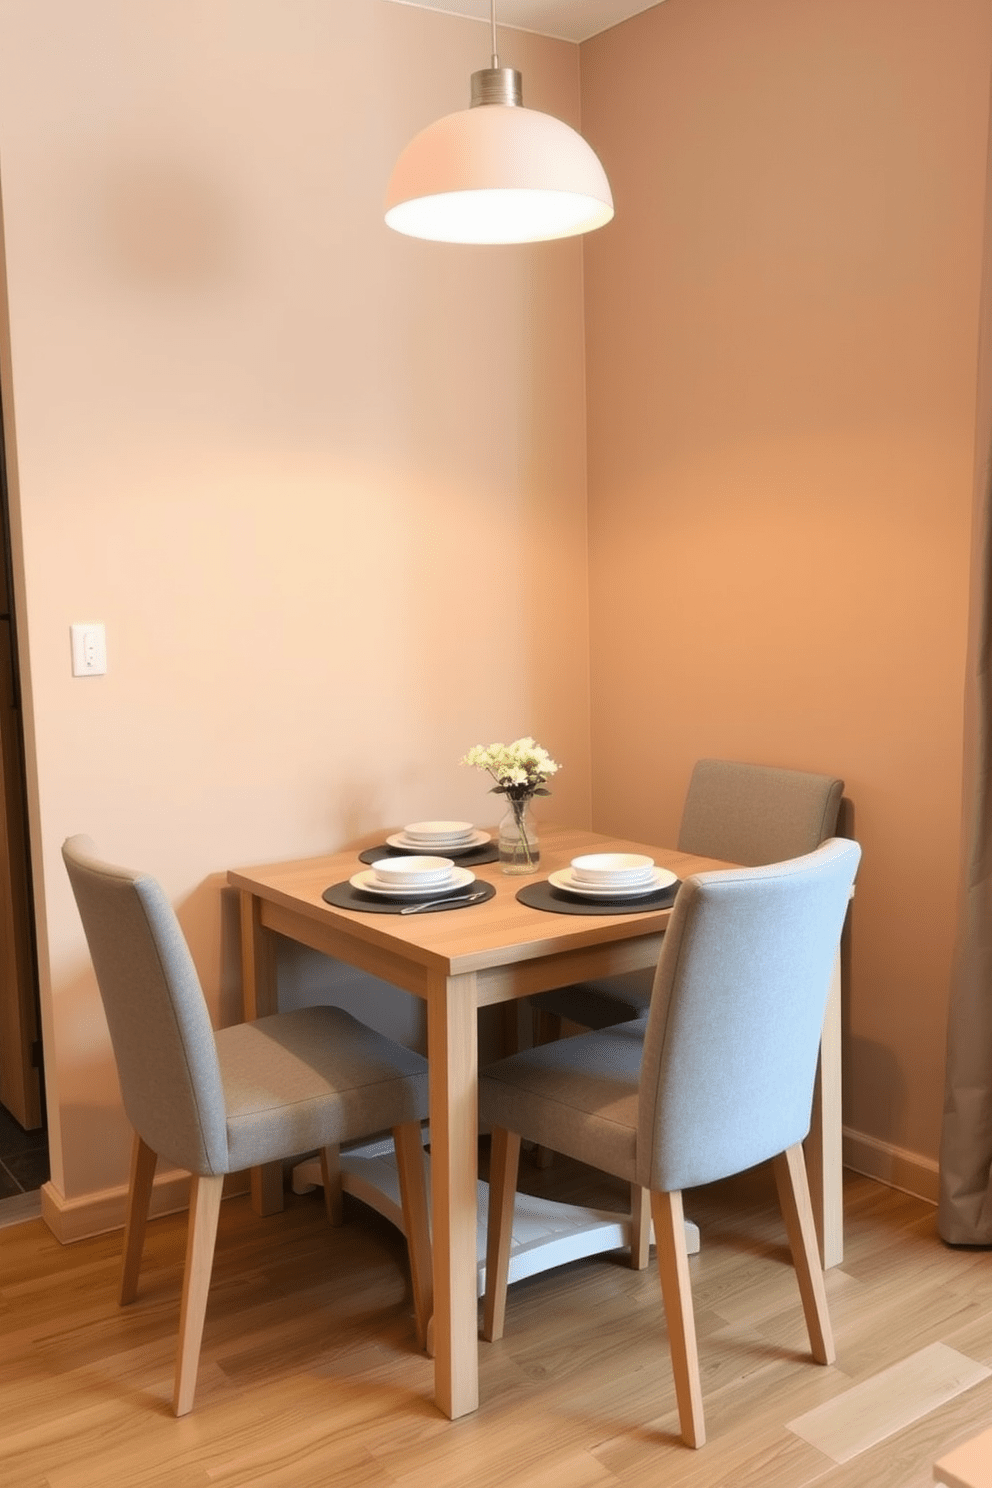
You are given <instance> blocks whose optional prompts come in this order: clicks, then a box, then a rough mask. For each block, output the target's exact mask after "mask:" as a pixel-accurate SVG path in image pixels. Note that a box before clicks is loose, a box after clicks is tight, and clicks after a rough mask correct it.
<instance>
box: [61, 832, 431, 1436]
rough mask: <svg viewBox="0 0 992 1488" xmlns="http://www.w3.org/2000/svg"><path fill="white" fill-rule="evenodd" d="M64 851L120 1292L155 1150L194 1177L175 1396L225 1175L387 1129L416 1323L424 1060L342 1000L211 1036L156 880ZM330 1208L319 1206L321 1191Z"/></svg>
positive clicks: (206, 1280)
mask: <svg viewBox="0 0 992 1488" xmlns="http://www.w3.org/2000/svg"><path fill="white" fill-rule="evenodd" d="M62 855H63V858H64V860H65V865H66V868H67V870H68V873H69V879H70V881H71V883H72V889H73V893H74V894H75V897H76V903H77V905H78V907H79V913H80V917H81V919H82V922H83V928H84V930H85V932H86V939H87V943H88V945H89V949H90V955H91V956H92V959H93V966H94V969H95V971H96V976H97V982H98V984H99V988H100V995H101V998H102V1000H103V1006H104V1010H105V1012H106V1016H107V1024H108V1026H109V1029H110V1038H111V1042H112V1044H113V1049H114V1058H115V1060H116V1063H117V1071H118V1076H119V1078H120V1085H121V1092H122V1095H123V1098H124V1108H125V1110H126V1112H127V1116H128V1120H129V1121H130V1122H131V1125H132V1126H133V1128H134V1132H135V1138H134V1150H133V1157H132V1165H131V1181H130V1188H129V1193H128V1207H127V1224H126V1227H125V1235H124V1262H123V1269H122V1276H121V1291H120V1300H121V1303H122V1304H125V1303H128V1302H131V1301H133V1300H134V1297H135V1295H136V1293H137V1284H138V1271H139V1268H140V1265H141V1251H142V1245H143V1241H144V1233H145V1224H146V1220H147V1217H148V1206H149V1200H150V1198H151V1191H152V1182H153V1179H154V1176H155V1165H156V1162H157V1159H158V1158H159V1157H162V1158H164V1159H165V1161H166V1162H168V1163H171V1164H173V1165H174V1166H176V1167H178V1168H183V1169H185V1170H186V1171H188V1172H190V1173H191V1174H192V1175H193V1181H192V1189H191V1193H190V1209H189V1235H188V1240H187V1247H186V1267H185V1274H184V1279H183V1294H182V1307H181V1314H180V1323H179V1351H178V1357H177V1361H176V1376H175V1391H174V1396H173V1408H174V1410H175V1413H176V1415H177V1416H181V1415H184V1414H185V1413H186V1412H187V1411H189V1410H190V1409H191V1408H192V1405H193V1394H194V1391H195V1388H196V1375H197V1367H198V1363H199V1355H200V1342H201V1338H202V1334H203V1321H204V1315H205V1311H206V1304H207V1292H208V1289H209V1286H210V1273H211V1269H212V1265H213V1254H214V1245H215V1241H216V1234H217V1220H218V1215H219V1210H220V1200H221V1190H222V1186H223V1182H224V1176H225V1174H227V1173H237V1172H241V1171H242V1170H244V1169H246V1168H250V1167H254V1166H255V1165H256V1164H259V1163H266V1162H273V1161H278V1160H281V1159H284V1158H289V1157H295V1156H298V1155H299V1154H302V1153H305V1152H309V1151H314V1150H317V1149H319V1150H320V1151H321V1153H322V1157H323V1161H324V1169H325V1174H326V1175H328V1176H333V1174H334V1173H335V1172H336V1171H337V1148H338V1146H339V1145H340V1143H342V1142H346V1141H350V1140H352V1139H354V1138H357V1137H363V1136H369V1135H371V1134H372V1133H375V1132H379V1131H385V1130H386V1129H389V1128H391V1129H392V1131H393V1135H394V1138H395V1142H396V1153H397V1165H398V1169H399V1177H400V1192H401V1199H402V1206H403V1219H404V1227H405V1230H406V1237H407V1245H408V1249H409V1254H410V1268H411V1272H412V1278H413V1297H414V1307H415V1311H416V1317H417V1334H418V1339H419V1342H420V1343H421V1346H423V1344H424V1342H425V1340H426V1334H427V1325H428V1322H429V1319H430V1314H431V1311H432V1302H433V1297H432V1280H431V1254H430V1237H429V1230H428V1218H427V1194H426V1186H425V1182H424V1155H423V1145H422V1139H421V1127H420V1123H421V1121H422V1120H423V1119H424V1118H425V1117H426V1116H427V1103H428V1089H427V1061H426V1060H425V1059H423V1058H422V1057H421V1056H420V1055H419V1054H416V1053H414V1052H413V1051H412V1050H410V1049H406V1048H404V1047H403V1046H402V1045H401V1044H397V1043H394V1042H393V1040H392V1039H388V1038H385V1037H383V1036H382V1035H381V1034H379V1033H376V1032H375V1031H374V1030H373V1029H371V1028H368V1027H366V1026H365V1025H364V1024H363V1023H359V1022H358V1021H357V1020H356V1019H355V1018H352V1017H351V1016H350V1014H348V1013H346V1012H344V1011H342V1010H341V1009H340V1008H333V1007H312V1008H304V1009H301V1010H299V1011H296V1012H288V1013H276V1014H275V1015H274V1016H272V1017H268V1018H259V1019H258V1020H257V1021H256V1022H253V1023H240V1024H237V1025H235V1026H234V1027H231V1028H223V1029H221V1030H220V1031H219V1032H216V1033H215V1032H214V1030H213V1029H212V1027H211V1024H210V1017H209V1013H208V1011H207V1006H206V1003H205V1001H204V998H203V992H202V989H201V987H200V981H199V978H198V976H197V973H196V968H195V966H194V965H193V960H192V957H191V956H190V953H189V948H188V946H187V944H186V940H185V937H184V936H183V933H182V930H181V928H180V926H179V922H178V920H177V919H176V916H175V914H174V913H173V911H172V907H171V905H170V904H169V902H168V900H167V899H166V897H165V895H164V893H163V892H162V889H161V888H160V887H159V885H158V884H157V883H156V882H155V880H154V879H152V878H150V877H148V875H147V874H144V873H134V872H131V871H130V870H128V869H124V868H116V867H113V866H111V865H110V864H108V863H104V862H102V861H100V860H99V859H98V858H97V857H96V856H95V853H94V847H93V843H92V842H91V841H90V839H89V838H88V837H71V838H69V839H68V841H67V842H66V843H65V844H64V846H63V848H62ZM329 1208H330V1210H331V1212H332V1214H333V1212H334V1209H335V1205H334V1201H333V1196H332V1200H331V1203H330V1205H329Z"/></svg>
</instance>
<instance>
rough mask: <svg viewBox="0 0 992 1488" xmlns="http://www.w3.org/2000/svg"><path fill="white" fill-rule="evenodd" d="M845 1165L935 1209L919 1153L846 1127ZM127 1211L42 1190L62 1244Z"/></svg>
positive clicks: (163, 1196)
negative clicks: (912, 1196) (932, 1205)
mask: <svg viewBox="0 0 992 1488" xmlns="http://www.w3.org/2000/svg"><path fill="white" fill-rule="evenodd" d="M844 1166H845V1167H847V1168H852V1169H853V1170H854V1172H856V1173H863V1174H864V1175H865V1177H866V1178H875V1179H877V1180H878V1182H879V1183H886V1184H888V1186H889V1187H890V1188H898V1189H901V1190H902V1191H903V1192H904V1193H909V1194H914V1195H915V1196H916V1197H917V1198H920V1199H925V1200H926V1201H927V1202H928V1203H930V1204H936V1203H937V1200H938V1197H939V1191H940V1175H939V1169H938V1166H937V1163H936V1162H935V1161H934V1159H933V1158H929V1157H923V1156H921V1154H920V1153H918V1152H907V1151H906V1149H905V1148H903V1147H894V1146H892V1144H891V1143H890V1142H883V1141H881V1140H880V1139H879V1138H878V1137H869V1136H866V1135H865V1133H864V1132H856V1131H852V1130H851V1128H850V1127H845V1128H844ZM248 1186H249V1181H248V1174H247V1173H238V1174H235V1175H234V1177H233V1178H229V1179H228V1180H227V1181H226V1182H225V1184H224V1195H225V1197H230V1195H231V1194H235V1193H246V1192H247V1190H248ZM126 1206H127V1185H126V1184H121V1185H120V1187H118V1188H105V1189H102V1190H101V1191H100V1192H98V1193H92V1194H83V1195H82V1196H81V1197H80V1198H78V1199H66V1198H64V1197H63V1195H62V1194H60V1193H59V1191H58V1189H56V1188H54V1187H53V1186H52V1184H51V1183H45V1184H43V1185H42V1188H41V1217H42V1219H43V1220H44V1221H45V1223H46V1224H47V1226H48V1228H49V1229H50V1230H51V1232H52V1234H53V1235H54V1236H55V1238H56V1240H59V1241H60V1242H61V1243H62V1244H63V1245H68V1244H69V1243H70V1242H71V1241H73V1240H85V1239H87V1238H88V1237H89V1236H90V1235H103V1234H106V1233H107V1231H109V1230H120V1229H123V1227H124V1215H125V1210H126ZM188 1207H189V1174H188V1173H181V1172H179V1171H177V1170H176V1169H172V1170H171V1171H169V1172H165V1173H161V1174H157V1175H156V1178H155V1186H154V1189H153V1191H152V1202H151V1209H150V1212H151V1214H152V1215H159V1214H175V1213H178V1212H179V1211H180V1210H182V1209H186V1208H188Z"/></svg>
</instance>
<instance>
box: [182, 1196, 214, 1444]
mask: <svg viewBox="0 0 992 1488" xmlns="http://www.w3.org/2000/svg"><path fill="white" fill-rule="evenodd" d="M223 1189H224V1179H223V1176H219V1177H214V1178H200V1177H197V1176H196V1175H195V1174H194V1175H193V1185H192V1188H191V1189H190V1196H189V1234H188V1238H187V1241H186V1270H185V1274H184V1276H183V1300H182V1307H181V1309H180V1313H179V1351H178V1354H177V1357H176V1383H175V1390H174V1392H173V1397H172V1408H173V1410H174V1411H175V1413H176V1415H177V1416H185V1415H186V1414H187V1413H188V1412H189V1411H191V1410H192V1408H193V1395H194V1393H195V1391H196V1373H197V1369H198V1367H199V1363H200V1342H201V1340H202V1338H203V1319H204V1316H205V1314H206V1310H207V1293H208V1291H209V1290H210V1273H211V1271H212V1270H213V1263H214V1245H215V1243H216V1240H217V1220H218V1219H219V1217H220V1201H221V1195H222V1193H223Z"/></svg>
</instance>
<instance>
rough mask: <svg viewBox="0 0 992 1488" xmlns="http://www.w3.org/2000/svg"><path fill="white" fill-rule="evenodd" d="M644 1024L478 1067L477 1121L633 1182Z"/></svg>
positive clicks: (635, 1023) (583, 1036) (544, 1046)
mask: <svg viewBox="0 0 992 1488" xmlns="http://www.w3.org/2000/svg"><path fill="white" fill-rule="evenodd" d="M644 1027H645V1023H644V1019H637V1020H636V1021H632V1022H629V1023H619V1024H617V1025H616V1026H615V1027H613V1028H604V1029H601V1030H600V1031H598V1032H596V1033H584V1034H580V1035H579V1036H578V1037H576V1038H569V1039H561V1040H560V1041H558V1042H556V1043H553V1044H541V1045H540V1046H539V1047H538V1048H536V1049H526V1050H524V1051H523V1052H522V1053H520V1054H514V1055H512V1056H511V1057H510V1058H509V1059H501V1060H500V1061H499V1063H498V1064H494V1065H490V1066H489V1067H488V1068H487V1069H484V1070H482V1072H481V1073H480V1076H479V1114H480V1117H481V1119H482V1121H483V1122H484V1123H488V1124H490V1125H492V1126H502V1127H506V1128H507V1129H508V1130H509V1131H516V1132H521V1133H522V1134H523V1135H524V1136H526V1137H528V1138H529V1139H530V1140H531V1141H535V1142H538V1143H539V1144H540V1145H541V1146H543V1147H551V1148H553V1150H554V1151H555V1152H563V1153H565V1154H566V1155H567V1156H569V1157H577V1158H579V1159H580V1160H581V1161H582V1162H586V1163H589V1164H590V1165H591V1166H593V1167H596V1168H603V1169H604V1170H605V1171H606V1172H609V1173H614V1174H616V1176H617V1177H618V1178H626V1179H627V1180H628V1181H631V1182H633V1179H634V1169H635V1160H636V1155H637V1091H638V1083H639V1080H640V1075H641V1056H642V1053H643V1049H644Z"/></svg>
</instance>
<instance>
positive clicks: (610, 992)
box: [530, 966, 654, 1028]
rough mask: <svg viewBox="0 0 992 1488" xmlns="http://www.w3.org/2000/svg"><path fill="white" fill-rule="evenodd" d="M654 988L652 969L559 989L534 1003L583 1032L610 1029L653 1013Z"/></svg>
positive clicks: (544, 994)
mask: <svg viewBox="0 0 992 1488" xmlns="http://www.w3.org/2000/svg"><path fill="white" fill-rule="evenodd" d="M653 986H654V967H653V966H652V967H648V968H647V970H645V971H628V972H626V973H625V974H624V975H623V976H615V977H600V978H599V979H597V980H593V981H588V982H574V983H572V985H571V986H568V987H556V988H555V989H554V991H552V992H538V993H536V994H535V995H534V996H533V997H532V998H531V1000H530V1001H531V1006H532V1007H536V1008H539V1009H540V1010H541V1012H542V1013H553V1014H555V1015H556V1016H557V1017H559V1018H568V1019H569V1021H570V1022H572V1023H578V1024H580V1025H581V1027H583V1028H609V1027H610V1026H611V1024H613V1023H626V1022H627V1021H628V1020H629V1019H630V1018H643V1017H644V1016H645V1014H646V1013H648V1012H649V1011H650V1009H651V989H652V987H653Z"/></svg>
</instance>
